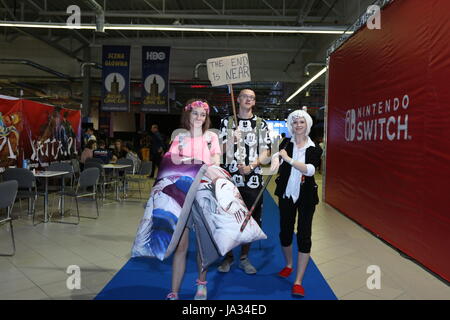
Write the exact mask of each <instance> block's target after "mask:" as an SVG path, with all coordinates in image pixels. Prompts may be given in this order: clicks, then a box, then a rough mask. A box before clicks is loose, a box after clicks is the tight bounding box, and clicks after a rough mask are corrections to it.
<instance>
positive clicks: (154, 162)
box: [150, 153, 162, 178]
mask: <svg viewBox="0 0 450 320" xmlns="http://www.w3.org/2000/svg"><path fill="white" fill-rule="evenodd" d="M161 159H162V158H161V154H159V153H155V154H153V153H152V173H150V177H151V178H153V177H154V176H155V169H156V167H158V168H159V164H160V163H161Z"/></svg>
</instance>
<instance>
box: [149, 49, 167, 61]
mask: <svg viewBox="0 0 450 320" xmlns="http://www.w3.org/2000/svg"><path fill="white" fill-rule="evenodd" d="M165 58H166V54H165V53H164V52H156V51H152V52H147V60H164V59H165Z"/></svg>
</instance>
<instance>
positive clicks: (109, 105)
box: [101, 46, 130, 112]
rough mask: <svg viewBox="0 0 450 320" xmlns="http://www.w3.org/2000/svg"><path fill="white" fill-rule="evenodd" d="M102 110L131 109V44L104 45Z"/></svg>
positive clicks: (126, 110)
mask: <svg viewBox="0 0 450 320" xmlns="http://www.w3.org/2000/svg"><path fill="white" fill-rule="evenodd" d="M102 66H103V68H102V103H101V110H102V111H125V112H128V111H129V110H130V46H103V53H102Z"/></svg>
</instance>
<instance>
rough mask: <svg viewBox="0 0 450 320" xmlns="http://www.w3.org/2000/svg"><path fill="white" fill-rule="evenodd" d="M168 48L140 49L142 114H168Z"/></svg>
mask: <svg viewBox="0 0 450 320" xmlns="http://www.w3.org/2000/svg"><path fill="white" fill-rule="evenodd" d="M169 62H170V47H142V81H143V86H142V106H141V111H143V112H168V111H169V109H168V103H169Z"/></svg>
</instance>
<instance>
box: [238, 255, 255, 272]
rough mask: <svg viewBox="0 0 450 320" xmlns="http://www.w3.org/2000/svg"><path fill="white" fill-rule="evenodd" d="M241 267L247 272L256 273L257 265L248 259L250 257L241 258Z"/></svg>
mask: <svg viewBox="0 0 450 320" xmlns="http://www.w3.org/2000/svg"><path fill="white" fill-rule="evenodd" d="M239 268H241V269H242V270H244V271H245V273H246V274H255V273H256V269H255V267H254V266H253V265H252V264H251V263H250V260H248V258H245V259H241V260H240V262H239Z"/></svg>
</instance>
